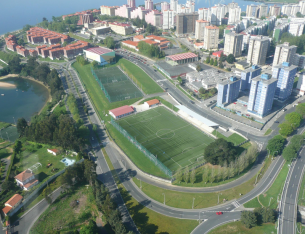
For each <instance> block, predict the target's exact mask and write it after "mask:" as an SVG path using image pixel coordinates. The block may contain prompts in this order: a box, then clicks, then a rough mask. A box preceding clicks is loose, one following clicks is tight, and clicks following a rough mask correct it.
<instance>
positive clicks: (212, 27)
mask: <svg viewBox="0 0 305 234" xmlns="http://www.w3.org/2000/svg"><path fill="white" fill-rule="evenodd" d="M205 28H207V29H219V28H218V27H216V26H205Z"/></svg>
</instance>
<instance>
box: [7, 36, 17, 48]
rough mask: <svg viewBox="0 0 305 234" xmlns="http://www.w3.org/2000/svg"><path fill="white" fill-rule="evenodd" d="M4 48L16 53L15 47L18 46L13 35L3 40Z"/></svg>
mask: <svg viewBox="0 0 305 234" xmlns="http://www.w3.org/2000/svg"><path fill="white" fill-rule="evenodd" d="M5 43H6V47H7V48H8V49H9V50H11V51H16V47H17V46H18V44H17V43H16V36H15V35H9V36H8V37H6V38H5Z"/></svg>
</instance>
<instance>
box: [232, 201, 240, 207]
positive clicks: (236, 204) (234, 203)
mask: <svg viewBox="0 0 305 234" xmlns="http://www.w3.org/2000/svg"><path fill="white" fill-rule="evenodd" d="M232 205H233V206H235V208H238V207H240V204H239V203H238V201H234V202H232Z"/></svg>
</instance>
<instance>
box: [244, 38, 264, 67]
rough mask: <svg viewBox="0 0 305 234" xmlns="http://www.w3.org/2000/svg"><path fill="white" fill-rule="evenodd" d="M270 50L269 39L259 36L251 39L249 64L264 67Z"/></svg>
mask: <svg viewBox="0 0 305 234" xmlns="http://www.w3.org/2000/svg"><path fill="white" fill-rule="evenodd" d="M268 48H269V38H268V37H263V36H257V37H253V38H251V39H250V42H249V50H248V57H247V63H251V64H255V65H264V64H265V62H266V56H267V51H268Z"/></svg>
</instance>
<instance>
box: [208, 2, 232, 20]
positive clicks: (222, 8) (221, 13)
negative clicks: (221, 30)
mask: <svg viewBox="0 0 305 234" xmlns="http://www.w3.org/2000/svg"><path fill="white" fill-rule="evenodd" d="M228 12H229V11H228V7H227V6H226V5H223V4H216V5H215V6H213V7H211V14H210V18H209V17H208V18H207V21H210V22H211V24H212V25H221V19H222V18H224V17H225V15H226V14H227V13H228Z"/></svg>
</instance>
